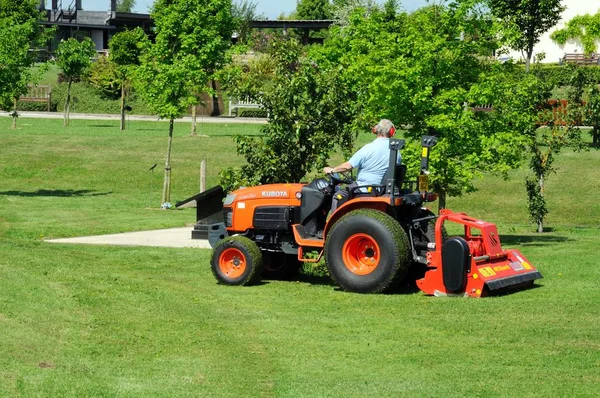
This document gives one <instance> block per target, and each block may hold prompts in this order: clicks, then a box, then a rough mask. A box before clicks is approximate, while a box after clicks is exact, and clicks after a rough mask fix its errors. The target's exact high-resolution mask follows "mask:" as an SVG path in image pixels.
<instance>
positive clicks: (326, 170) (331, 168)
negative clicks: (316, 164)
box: [323, 166, 334, 174]
mask: <svg viewBox="0 0 600 398" xmlns="http://www.w3.org/2000/svg"><path fill="white" fill-rule="evenodd" d="M333 169H334V168H333V167H329V166H325V167H324V168H323V174H331V173H333Z"/></svg>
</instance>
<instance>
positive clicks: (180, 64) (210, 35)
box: [138, 0, 233, 207]
mask: <svg viewBox="0 0 600 398" xmlns="http://www.w3.org/2000/svg"><path fill="white" fill-rule="evenodd" d="M151 16H152V20H153V21H154V24H155V27H156V31H155V32H156V39H155V43H154V44H152V45H151V46H150V47H149V49H148V51H147V52H145V53H144V54H143V55H142V65H141V66H140V68H139V69H138V76H139V82H138V83H139V91H140V92H141V93H142V95H143V96H144V97H145V98H146V100H147V101H148V103H149V104H150V105H151V107H152V108H153V109H154V111H155V112H156V113H157V114H158V116H159V117H160V118H163V119H168V120H169V139H168V143H167V155H166V159H165V175H164V183H163V194H162V201H161V205H162V206H165V207H166V206H168V205H166V203H169V202H170V190H171V146H172V142H173V123H174V121H175V119H176V118H178V117H181V116H182V115H183V114H184V113H185V111H186V110H187V109H188V108H189V107H190V106H191V105H194V104H195V103H196V102H197V100H196V94H197V91H198V88H199V87H206V85H207V82H208V81H209V80H210V78H211V75H212V73H214V71H215V70H216V69H218V67H220V66H221V65H222V64H223V63H224V62H225V52H226V50H227V48H229V46H230V45H231V33H232V31H233V19H232V17H231V0H157V1H156V3H154V7H153V9H152V12H151Z"/></svg>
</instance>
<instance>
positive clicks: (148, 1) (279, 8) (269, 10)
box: [47, 0, 427, 19]
mask: <svg viewBox="0 0 600 398" xmlns="http://www.w3.org/2000/svg"><path fill="white" fill-rule="evenodd" d="M250 1H252V2H255V3H257V5H256V11H257V14H264V15H265V16H266V17H267V18H268V19H277V17H278V16H279V15H281V13H285V14H289V13H290V12H292V11H293V10H294V9H295V8H296V3H297V0H250ZM375 1H376V2H377V3H380V4H381V3H383V2H384V0H375ZM47 3H50V0H47ZM63 3H65V1H64V0H63ZM153 3H154V0H137V1H136V6H135V9H134V12H138V13H143V14H147V13H148V12H149V11H148V10H149V8H150V6H152V4H153ZM400 3H401V4H402V6H403V7H404V8H405V9H406V10H407V11H412V10H414V9H416V8H419V7H421V6H423V5H425V4H427V0H401V1H400ZM109 8H110V0H83V9H84V10H88V11H108V9H109Z"/></svg>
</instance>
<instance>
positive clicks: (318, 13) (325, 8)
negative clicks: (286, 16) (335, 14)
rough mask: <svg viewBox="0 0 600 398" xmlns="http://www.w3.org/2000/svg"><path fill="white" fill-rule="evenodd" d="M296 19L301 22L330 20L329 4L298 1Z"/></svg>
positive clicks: (309, 0)
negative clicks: (301, 20)
mask: <svg viewBox="0 0 600 398" xmlns="http://www.w3.org/2000/svg"><path fill="white" fill-rule="evenodd" d="M296 17H297V18H298V19H303V20H319V19H330V18H331V4H330V3H329V0H299V1H298V4H297V5H296Z"/></svg>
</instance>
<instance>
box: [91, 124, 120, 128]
mask: <svg viewBox="0 0 600 398" xmlns="http://www.w3.org/2000/svg"><path fill="white" fill-rule="evenodd" d="M88 127H98V128H108V127H112V128H114V127H119V125H118V124H116V123H115V124H88Z"/></svg>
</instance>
